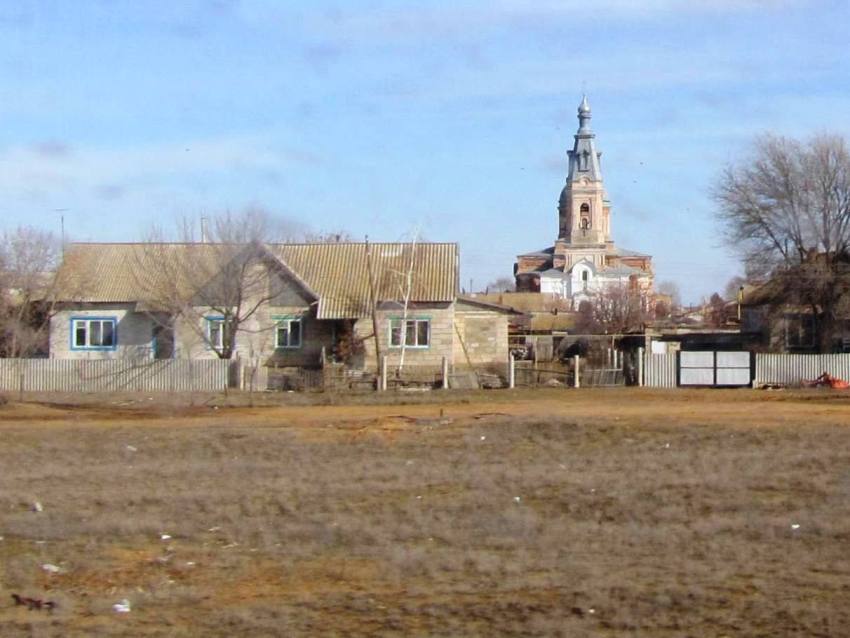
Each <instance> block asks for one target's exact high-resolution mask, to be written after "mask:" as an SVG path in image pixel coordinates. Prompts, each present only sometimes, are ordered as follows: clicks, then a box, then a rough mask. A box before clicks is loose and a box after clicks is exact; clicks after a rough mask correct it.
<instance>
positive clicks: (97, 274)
mask: <svg viewBox="0 0 850 638" xmlns="http://www.w3.org/2000/svg"><path fill="white" fill-rule="evenodd" d="M458 264H459V259H458V247H457V244H454V243H415V244H414V243H373V244H367V243H317V244H259V243H257V244H251V245H247V246H238V247H233V246H225V245H222V244H208V243H194V244H145V243H121V244H119V243H80V244H71V245H70V246H68V248H67V250H66V254H65V258H64V260H63V263H62V265H61V267H60V269H59V273H58V275H57V281H58V285H57V289H58V293H57V295H56V299H55V300H54V301H55V304H56V306H55V307H56V312H55V314H54V316H53V317H52V318H51V322H50V357H51V358H57V359H113V358H142V359H145V358H147V359H170V358H182V359H187V358H188V359H210V358H216V357H223V358H238V359H240V360H242V361H246V362H251V363H253V364H255V365H260V366H266V367H269V368H274V369H275V370H286V369H289V368H292V369H297V368H320V367H322V366H323V365H325V364H326V363H328V362H339V363H344V364H345V365H347V366H349V367H351V368H357V369H362V370H372V371H374V370H375V368H376V357H375V338H374V335H375V328H376V329H377V341H378V344H379V346H380V349H381V353H382V355H385V356H386V362H387V367H388V369H389V370H395V369H398V368H399V367H401V366H404V369H405V370H419V371H426V372H428V371H431V372H433V371H436V370H439V369H440V368H441V366H442V365H443V361H444V359H445V360H446V361H447V363H448V365H449V366H451V367H452V369H470V368H472V369H488V368H489V369H494V370H496V371H500V372H501V373H504V368H505V365H506V362H507V359H508V337H507V322H508V317H509V316H510V315H511V313H512V311H511V310H510V309H507V308H504V307H501V306H498V305H494V304H487V303H482V302H479V301H476V300H474V299H465V298H462V297H459V295H458V281H459V273H458ZM373 291H374V297H373ZM373 298H374V299H375V300H376V303H375V304H374V308H375V312H374V318H373V313H372V308H373V304H372V299H373ZM231 332H232V333H233V334H232V335H231V334H230V333H231ZM231 350H232V352H231ZM228 355H229V356H228Z"/></svg>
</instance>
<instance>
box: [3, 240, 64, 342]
mask: <svg viewBox="0 0 850 638" xmlns="http://www.w3.org/2000/svg"><path fill="white" fill-rule="evenodd" d="M60 248H61V246H60V242H59V240H58V239H57V238H56V236H55V235H53V234H52V233H50V232H47V231H43V230H39V229H37V228H33V227H29V226H22V227H19V228H17V229H15V230H14V231H7V232H5V233H3V235H2V237H0V349H2V353H3V355H4V356H7V357H27V356H31V355H33V354H36V353H38V352H46V349H47V337H48V334H47V333H48V328H49V323H50V316H51V310H52V305H51V304H52V301H51V296H52V295H51V293H52V291H53V289H54V285H55V280H56V267H57V265H58V261H59V254H60Z"/></svg>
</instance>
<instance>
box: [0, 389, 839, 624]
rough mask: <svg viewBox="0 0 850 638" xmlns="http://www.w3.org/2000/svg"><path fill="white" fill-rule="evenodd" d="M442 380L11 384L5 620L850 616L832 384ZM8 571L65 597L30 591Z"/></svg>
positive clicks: (766, 620) (593, 620)
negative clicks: (573, 386)
mask: <svg viewBox="0 0 850 638" xmlns="http://www.w3.org/2000/svg"><path fill="white" fill-rule="evenodd" d="M443 396H444V401H443V402H442V403H433V402H430V403H429V402H418V403H413V404H404V405H398V404H392V403H381V402H379V403H378V404H376V405H368V404H364V403H362V402H358V403H353V404H351V405H269V406H232V407H219V408H218V409H215V406H209V405H207V406H203V405H194V406H193V405H178V406H176V407H175V408H174V410H169V411H165V412H164V413H162V414H154V413H148V412H145V409H143V408H141V407H139V408H128V407H127V406H122V405H111V404H106V405H104V404H93V403H85V404H78V403H73V404H72V405H61V406H57V405H55V404H53V405H44V404H29V403H26V404H9V405H7V406H5V407H4V408H3V411H2V412H0V431H2V436H0V454H2V458H3V459H4V463H3V472H0V512H3V515H2V521H0V522H1V523H2V524H1V525H0V536H2V537H3V538H2V540H0V592H2V594H3V596H4V598H3V602H0V634H1V635H3V636H7V635H9V636H16V635H21V636H25V635H32V634H33V633H34V632H35V633H38V634H39V635H48V636H50V635H56V636H65V635H133V636H193V635H205V636H217V635H221V636H232V635H305V636H308V635H321V634H324V635H327V634H331V635H334V634H335V635H355V636H356V635H400V636H401V635H464V636H466V635H564V636H573V635H607V636H632V635H652V636H682V635H730V636H731V635H824V636H831V635H835V636H839V635H842V632H844V630H845V628H846V627H847V626H850V612H848V610H850V593H848V590H847V587H846V583H847V582H848V579H850V561H848V560H847V558H846V555H845V554H846V546H847V542H848V540H850V535H848V532H847V529H846V525H845V521H846V520H850V504H848V502H847V499H846V494H847V489H848V487H847V485H848V483H847V477H846V476H844V474H842V473H841V471H840V468H846V467H850V452H848V450H850V428H848V427H847V423H848V414H850V412H848V410H850V406H848V404H847V402H846V400H845V399H844V397H843V396H840V397H836V396H835V395H834V393H829V392H827V393H823V392H818V391H811V392H800V393H784V392H783V393H767V392H755V391H752V392H751V391H742V392H726V391H678V392H659V391H647V390H629V389H624V390H622V391H621V390H613V391H601V390H600V391H596V390H581V391H572V390H552V391H548V390H547V391H540V392H524V391H520V392H509V391H505V392H493V393H481V394H480V395H465V396H463V397H461V398H458V397H456V396H455V395H449V394H447V395H443ZM358 401H361V400H360V399H358ZM35 503H38V504H39V508H36V507H35ZM46 564H49V565H55V566H57V567H58V568H59V571H58V572H54V571H52V570H46V569H45V568H44V567H43V566H44V565H46ZM11 593H20V594H22V595H26V596H34V597H36V596H37V597H40V598H51V599H55V600H57V601H59V604H60V607H59V608H58V609H57V611H56V612H55V613H54V614H52V615H49V614H46V613H40V614H39V613H37V612H27V611H23V610H21V609H19V608H15V607H14V606H13V605H12V603H11V598H10V597H9V596H8V595H9V594H11ZM125 598H126V599H128V600H129V601H130V602H131V605H132V611H131V612H130V613H128V614H117V613H116V612H114V611H113V609H112V605H114V604H115V603H117V602H119V601H121V600H123V599H125Z"/></svg>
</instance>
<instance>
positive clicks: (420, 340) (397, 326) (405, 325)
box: [390, 317, 431, 348]
mask: <svg viewBox="0 0 850 638" xmlns="http://www.w3.org/2000/svg"><path fill="white" fill-rule="evenodd" d="M430 345H431V319H429V318H427V317H414V318H409V319H402V318H401V317H394V318H391V319H390V347H391V348H401V347H402V346H404V347H405V348H427V347H429V346H430Z"/></svg>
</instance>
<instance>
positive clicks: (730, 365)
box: [676, 351, 754, 388]
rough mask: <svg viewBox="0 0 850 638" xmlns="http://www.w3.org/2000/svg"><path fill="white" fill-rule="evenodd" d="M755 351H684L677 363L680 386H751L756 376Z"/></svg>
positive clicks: (680, 353)
mask: <svg viewBox="0 0 850 638" xmlns="http://www.w3.org/2000/svg"><path fill="white" fill-rule="evenodd" d="M753 360H754V359H753V354H752V353H751V352H722V351H708V352H690V351H682V352H679V354H678V359H677V362H676V369H677V379H678V385H679V386H681V387H710V388H717V387H727V388H739V387H744V386H749V385H750V384H751V383H752V381H753V377H754V370H753Z"/></svg>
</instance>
